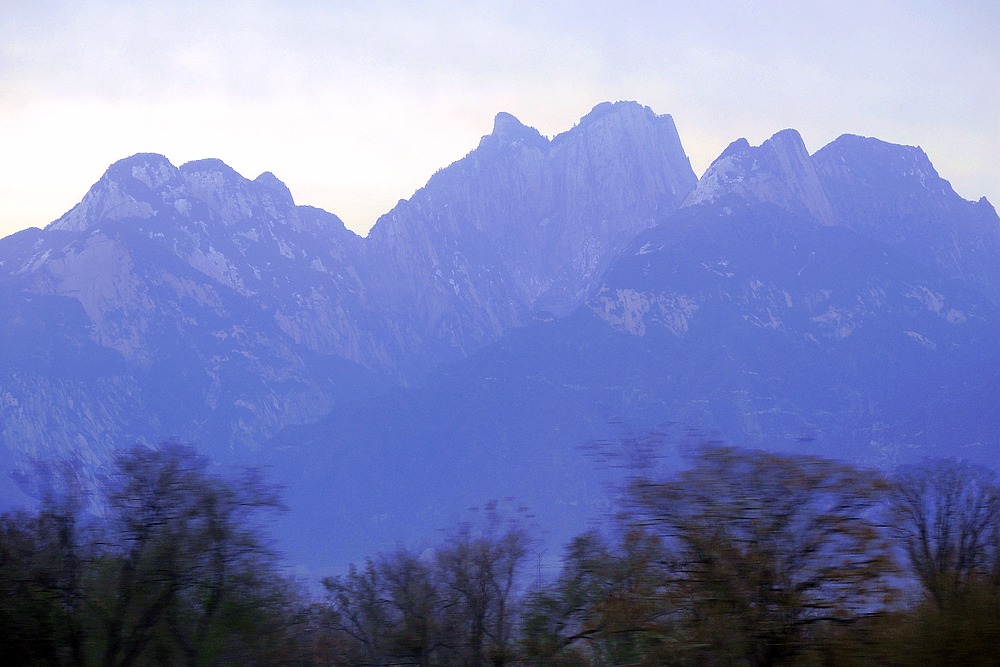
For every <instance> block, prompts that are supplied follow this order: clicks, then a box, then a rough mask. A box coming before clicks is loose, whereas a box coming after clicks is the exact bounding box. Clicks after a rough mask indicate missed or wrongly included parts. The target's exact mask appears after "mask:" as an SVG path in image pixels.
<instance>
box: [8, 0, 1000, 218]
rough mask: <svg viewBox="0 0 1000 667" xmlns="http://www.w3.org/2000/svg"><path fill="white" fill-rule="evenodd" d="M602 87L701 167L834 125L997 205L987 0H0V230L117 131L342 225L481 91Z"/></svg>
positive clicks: (996, 12)
mask: <svg viewBox="0 0 1000 667" xmlns="http://www.w3.org/2000/svg"><path fill="white" fill-rule="evenodd" d="M621 99H627V100H637V101H639V102H641V103H642V104H645V105H648V106H650V107H651V108H652V109H653V110H654V111H656V112H657V113H669V114H671V115H672V116H673V117H674V121H675V122H676V124H677V127H678V131H679V132H680V135H681V141H682V142H683V144H684V147H685V149H686V151H687V153H688V155H689V156H690V157H691V161H692V166H693V167H694V169H695V172H696V173H698V174H699V175H700V174H701V173H702V172H703V171H704V170H705V168H707V166H708V164H709V163H710V162H711V161H712V159H714V158H715V157H716V156H717V155H718V154H719V153H720V152H721V151H722V150H723V149H724V148H725V147H726V146H727V145H728V144H729V143H730V142H731V141H733V140H734V139H736V138H739V137H746V138H747V139H748V140H749V141H750V142H751V143H753V144H758V143H760V142H761V141H763V140H765V139H767V138H768V137H769V136H771V135H772V134H773V133H775V132H777V131H779V130H781V129H784V128H786V127H793V128H795V129H797V130H799V132H801V134H802V137H803V139H804V140H805V142H806V146H807V147H808V148H809V150H810V151H815V150H817V149H819V148H821V147H822V146H823V145H825V144H826V143H828V142H830V141H832V140H833V139H835V138H836V137H837V136H839V135H840V134H843V133H853V134H862V135H866V136H875V137H879V138H881V139H884V140H886V141H891V142H895V143H902V144H910V145H920V146H921V147H923V149H924V150H925V151H926V152H927V153H928V155H929V156H930V158H931V160H932V161H933V163H934V165H935V167H937V170H938V172H939V173H940V174H941V175H942V176H943V177H944V178H947V179H948V180H950V181H951V183H952V185H953V186H954V187H955V189H956V190H957V191H958V193H959V194H960V195H962V196H963V197H965V198H967V199H978V198H979V197H980V196H983V195H985V196H986V197H987V198H989V199H990V201H991V202H993V204H994V205H996V206H1000V0H949V1H948V2H941V1H934V2H931V1H923V0H886V1H880V0H838V1H837V2H830V1H829V0H825V1H823V2H813V1H811V0H788V1H786V0H775V1H773V2H763V1H761V2H751V1H742V2H740V1H731V2H723V1H721V0H701V1H699V2H667V1H663V0H660V1H654V0H651V1H648V2H646V1H639V2H628V1H623V2H619V3H609V2H596V1H583V2H569V1H561V0H557V1H548V2H542V1H523V2H521V1H518V2H503V1H499V0H495V1H492V2H485V3H478V2H444V1H440V2H416V1H411V2H402V1H401V2H361V1H343V2H338V1H334V0H329V1H325V2H323V1H320V0H312V1H310V0H282V1H278V0H273V1H265V0H259V1H252V0H241V1H239V2H225V1H223V2H212V1H211V0H200V1H198V2H189V1H187V0H182V1H176V0H162V1H160V0H132V1H130V2H127V3H126V2H98V1H92V2H85V1H79V2H71V1H69V0H59V1H56V0H52V1H50V0H0V158H2V159H0V236H5V235H7V234H9V233H12V232H14V231H16V230H19V229H23V228H25V227H29V226H36V227H41V226H44V225H46V224H48V223H49V222H51V221H52V220H54V219H56V218H58V217H59V216H60V215H62V214H63V213H64V212H65V211H66V210H68V209H69V208H71V207H72V206H73V205H74V204H75V203H76V202H78V201H79V200H80V199H81V198H82V197H83V195H84V194H85V193H86V191H87V190H88V188H89V187H90V186H91V185H92V184H93V183H94V182H95V181H97V180H98V179H99V178H100V177H101V175H102V174H103V173H104V171H105V169H107V167H108V166H109V165H110V164H111V163H112V162H114V161H116V160H119V159H121V158H124V157H127V156H129V155H132V154H135V153H138V152H155V153H162V154H164V155H166V156H167V158H168V159H170V161H171V162H173V163H174V164H175V165H178V166H179V165H181V164H182V163H184V162H187V161H189V160H194V159H200V158H206V157H215V158H220V159H222V160H223V161H224V162H226V163H227V164H229V165H230V166H231V167H233V168H234V169H236V170H237V171H238V172H240V173H241V174H243V175H244V176H246V177H248V178H255V177H256V176H257V175H258V174H260V173H261V172H263V171H271V172H274V174H275V175H276V176H277V177H278V178H280V179H281V180H282V181H284V182H285V183H286V184H287V185H288V187H289V188H290V189H291V191H292V194H293V196H294V197H295V200H296V202H297V203H299V204H309V205H313V206H318V207H321V208H324V209H326V210H328V211H331V212H333V213H335V214H337V215H339V216H340V217H341V218H342V219H343V220H344V221H345V223H346V224H347V225H348V227H350V228H352V229H354V230H355V231H357V232H359V233H361V234H364V233H366V231H367V230H368V228H369V227H370V226H371V225H372V224H373V223H374V222H375V220H376V219H377V218H378V216H379V215H381V214H382V213H385V212H387V211H388V210H389V209H390V208H391V207H392V206H393V205H394V204H395V203H396V201H397V200H399V199H403V198H408V197H409V196H410V195H412V194H413V192H414V191H415V190H416V189H417V188H419V187H421V186H422V185H423V184H424V183H425V182H426V181H427V179H428V178H429V177H430V176H431V175H432V174H433V173H434V172H435V171H437V170H438V169H440V168H442V167H445V166H447V165H448V164H450V163H451V162H454V161H455V160H457V159H459V158H461V157H462V156H464V155H465V154H466V153H467V152H469V151H470V150H472V149H473V148H475V147H476V145H477V144H478V142H479V139H480V137H481V136H482V135H484V134H488V133H489V132H490V131H491V129H492V123H493V117H494V116H495V114H496V113H497V112H499V111H507V112H510V113H513V114H514V115H515V116H517V117H518V118H519V119H520V120H521V121H522V122H524V123H525V124H527V125H530V126H532V127H535V128H537V129H538V130H539V131H540V132H541V133H542V134H545V135H548V136H553V135H555V134H558V133H559V132H562V131H565V130H567V129H569V128H570V127H572V125H573V124H574V123H575V122H577V121H578V120H579V118H580V117H581V116H583V115H585V114H586V113H587V112H588V111H590V109H591V108H592V107H593V106H595V105H596V104H598V103H599V102H602V101H615V100H621Z"/></svg>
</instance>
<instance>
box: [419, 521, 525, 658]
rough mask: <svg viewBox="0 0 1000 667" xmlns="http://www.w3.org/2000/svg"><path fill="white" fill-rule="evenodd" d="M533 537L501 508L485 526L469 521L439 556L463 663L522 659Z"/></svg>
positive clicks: (454, 642)
mask: <svg viewBox="0 0 1000 667" xmlns="http://www.w3.org/2000/svg"><path fill="white" fill-rule="evenodd" d="M529 545H530V539H529V536H528V533H527V531H526V530H525V529H524V528H523V527H522V526H521V525H520V524H519V523H518V522H517V521H513V520H512V521H509V522H504V521H502V520H501V518H500V515H499V513H498V512H497V510H496V504H495V503H491V504H490V505H488V507H487V514H486V522H485V524H484V525H483V526H481V527H480V528H478V529H477V528H476V527H474V526H473V525H472V524H469V523H465V524H462V525H461V526H459V528H458V529H457V530H456V531H455V532H454V533H452V535H451V536H450V537H449V538H448V540H447V541H446V543H445V545H444V546H443V547H442V548H441V549H439V550H438V552H437V558H436V567H437V577H438V581H439V582H440V587H441V588H440V590H441V593H440V594H441V597H442V603H443V605H444V611H445V614H444V617H443V620H444V622H445V623H446V624H447V627H448V633H449V635H450V636H451V637H452V639H451V640H450V641H448V642H447V643H448V644H449V645H451V646H452V647H453V648H454V649H455V650H456V651H457V652H458V655H459V658H460V664H463V665H468V666H469V667H480V666H482V665H487V664H489V665H494V666H495V667H500V666H501V665H506V664H508V663H510V662H512V661H513V660H514V658H515V656H516V651H515V649H516V641H515V637H514V630H515V627H516V625H515V623H516V620H517V614H518V606H517V605H518V601H519V598H518V596H517V593H518V590H517V587H518V584H519V583H520V574H521V570H522V568H523V567H524V565H525V562H526V559H527V556H528V548H529Z"/></svg>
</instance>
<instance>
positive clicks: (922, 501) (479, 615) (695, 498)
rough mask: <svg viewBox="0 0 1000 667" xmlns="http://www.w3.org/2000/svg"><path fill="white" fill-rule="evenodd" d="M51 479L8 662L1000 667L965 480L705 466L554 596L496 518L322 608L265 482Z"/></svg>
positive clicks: (117, 467) (657, 491) (680, 479)
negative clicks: (289, 570) (281, 554)
mask: <svg viewBox="0 0 1000 667" xmlns="http://www.w3.org/2000/svg"><path fill="white" fill-rule="evenodd" d="M41 473H42V474H39V475H37V479H38V480H40V483H39V484H38V488H37V493H38V496H39V499H40V505H39V509H38V510H37V512H34V513H27V512H21V513H8V514H5V515H3V516H2V517H0V650H2V654H3V659H4V662H5V664H12V665H107V666H116V665H231V664H241V665H419V666H432V665H442V666H444V665H458V666H485V665H494V666H499V665H566V666H570V665H580V666H591V665H593V666H597V665H692V666H695V665H698V666H701V665H705V666H711V665H899V666H904V665H927V664H934V665H998V664H1000V487H998V484H997V481H996V478H995V476H994V474H993V473H992V472H991V471H989V470H987V469H984V468H978V467H974V466H971V465H968V464H964V463H959V462H955V461H933V462H928V463H924V464H921V465H917V466H911V467H907V468H903V469H901V470H900V471H898V473H897V474H895V475H894V476H893V477H892V478H886V477H884V476H881V475H879V474H878V473H876V472H873V471H870V470H864V469H859V468H855V467H852V466H849V465H846V464H844V463H841V462H836V461H831V460H826V459H820V458H816V457H809V456H790V455H782V454H774V453H765V452H761V451H755V450H742V449H736V448H731V447H723V446H705V447H702V448H700V449H698V450H697V451H696V452H695V453H694V454H693V455H692V457H691V464H690V466H689V467H688V468H687V469H686V470H684V471H682V472H679V473H675V474H671V475H667V476H657V475H655V474H652V473H646V474H640V473H639V472H636V474H635V476H634V478H633V479H632V482H631V483H630V485H629V487H628V489H627V492H626V493H625V500H624V501H623V504H622V507H621V513H620V515H618V516H617V517H616V518H615V519H614V520H613V521H612V525H611V526H610V527H609V528H608V529H607V530H606V531H604V532H590V533H586V534H584V535H581V536H579V537H577V538H576V539H575V540H573V541H572V543H571V544H570V545H568V547H567V548H566V551H565V555H564V557H563V559H562V561H561V564H560V566H559V571H558V572H557V573H553V574H552V575H551V576H549V577H542V576H541V574H540V571H536V570H535V567H534V566H535V561H534V558H533V556H534V555H535V552H534V546H535V545H536V543H537V540H536V538H535V537H534V536H533V535H532V534H531V531H530V530H529V529H528V528H527V527H526V525H525V524H524V523H523V522H521V521H518V520H517V519H516V518H509V517H506V518H505V517H504V516H503V515H502V513H501V512H500V511H499V510H496V509H495V508H492V509H491V510H490V511H488V512H487V513H486V516H485V518H484V519H483V520H481V521H478V522H474V523H469V524H463V525H460V526H458V527H455V528H454V529H453V530H452V531H451V532H450V533H448V534H447V535H446V537H444V538H443V539H442V540H441V542H440V543H439V544H438V545H436V547H435V548H433V549H426V550H423V551H421V552H417V551H410V550H406V549H400V550H397V551H394V552H389V553H384V554H379V555H377V556H374V557H372V558H371V559H369V560H367V561H366V562H365V563H363V564H360V565H357V566H353V567H351V569H350V570H349V572H347V573H346V574H344V575H342V576H338V577H330V578H327V579H325V580H323V582H322V591H323V593H322V594H317V593H315V592H313V591H310V590H309V589H307V588H306V587H303V586H301V585H300V584H298V583H296V582H295V581H294V580H293V579H291V578H289V577H288V576H286V575H285V574H283V569H282V564H281V562H280V559H279V558H278V557H277V556H276V555H275V554H274V552H273V551H272V550H271V549H270V548H269V544H268V541H267V537H266V535H267V531H266V529H265V528H266V524H265V522H264V520H265V519H266V518H267V516H268V515H273V514H274V513H275V512H280V511H281V503H280V497H279V494H278V493H277V491H276V490H275V489H274V488H272V487H271V486H269V485H268V484H267V483H266V482H265V481H263V480H262V479H261V478H260V476H259V475H256V474H254V473H252V472H247V473H245V474H243V475H241V476H238V477H227V476H223V475H220V474H218V473H215V472H213V471H212V469H211V468H210V466H209V465H208V463H207V461H206V460H205V459H204V458H202V457H201V456H200V455H198V454H197V453H196V452H195V451H194V450H193V449H191V448H188V447H184V446H179V445H163V446H161V447H159V448H156V449H148V448H143V447H135V448H132V449H128V450H124V451H122V452H121V453H120V454H119V455H118V456H117V458H116V459H115V461H114V465H113V466H112V467H111V469H110V471H109V473H108V474H107V475H106V477H104V478H102V480H101V481H100V483H99V484H98V485H97V487H96V488H91V489H88V488H87V487H86V485H85V483H84V482H83V481H82V480H83V479H84V478H83V477H82V476H80V475H78V474H77V471H76V470H74V469H73V468H72V466H69V465H62V464H60V465H53V466H51V467H49V468H48V469H47V470H42V471H41Z"/></svg>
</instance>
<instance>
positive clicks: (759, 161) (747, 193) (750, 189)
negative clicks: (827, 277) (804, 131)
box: [683, 129, 834, 225]
mask: <svg viewBox="0 0 1000 667" xmlns="http://www.w3.org/2000/svg"><path fill="white" fill-rule="evenodd" d="M726 196H736V197H740V198H744V199H748V200H750V201H759V202H769V203H772V204H776V205H778V206H780V207H781V208H783V209H785V210H787V211H790V212H794V213H807V214H808V215H810V216H812V217H813V218H815V219H816V220H817V221H818V222H820V223H822V224H824V225H832V224H834V215H833V209H832V208H831V206H830V202H829V201H828V200H827V198H826V194H825V192H824V190H823V186H822V184H821V183H820V181H819V178H818V177H817V175H816V170H815V168H814V167H813V164H812V160H811V158H810V157H809V153H808V151H807V150H806V146H805V143H804V142H803V141H802V137H801V136H800V135H799V133H798V132H797V131H795V130H791V129H786V130H782V131H780V132H778V133H776V134H774V135H773V136H772V137H771V138H770V139H768V140H767V141H765V142H763V143H762V144H761V145H760V146H756V147H754V146H751V145H750V143H749V142H748V141H747V140H746V139H738V140H737V141H734V142H733V143H731V144H730V145H729V146H728V147H727V148H726V150H724V151H723V152H722V154H721V155H720V156H719V157H718V158H716V160H715V161H714V162H712V164H711V166H709V168H708V170H707V171H706V172H705V174H704V175H703V176H702V177H701V179H700V180H699V181H698V186H697V187H696V188H695V189H694V191H693V192H692V193H691V194H690V195H688V197H687V199H685V200H684V204H683V205H684V206H694V205H697V204H702V203H709V202H714V201H717V200H719V199H721V198H723V197H726Z"/></svg>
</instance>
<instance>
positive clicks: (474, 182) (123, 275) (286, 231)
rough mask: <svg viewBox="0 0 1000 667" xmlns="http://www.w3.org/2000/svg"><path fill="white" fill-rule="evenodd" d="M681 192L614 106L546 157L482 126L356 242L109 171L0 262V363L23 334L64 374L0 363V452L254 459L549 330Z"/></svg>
mask: <svg viewBox="0 0 1000 667" xmlns="http://www.w3.org/2000/svg"><path fill="white" fill-rule="evenodd" d="M694 182H695V177H694V174H693V173H692V172H691V168H690V164H689V163H688V160H687V158H686V157H685V156H684V153H683V149H682V148H681V145H680V141H679V139H678V137H677V133H676V130H675V129H674V126H673V122H672V120H671V119H670V118H669V116H657V115H656V114H654V113H653V112H652V111H650V110H649V109H648V108H645V107H641V106H639V105H637V104H634V103H619V104H616V105H601V106H599V107H598V108H597V109H595V110H594V112H592V113H591V114H590V115H588V116H587V117H585V118H584V119H583V120H582V121H581V123H580V125H578V126H577V127H575V128H573V129H572V130H570V131H568V132H566V133H564V134H563V135H560V136H559V137H557V138H556V139H555V140H553V141H551V142H550V141H549V140H548V139H546V138H544V137H542V136H541V135H540V134H538V132H537V131H535V130H533V129H531V128H528V127H526V126H524V125H522V124H521V123H520V122H519V121H517V120H516V119H515V118H513V117H512V116H510V115H508V114H499V115H498V116H497V119H496V122H495V127H494V130H493V132H492V133H491V134H490V135H487V136H485V137H483V139H482V141H481V143H480V145H479V147H478V148H476V149H475V150H473V151H472V152H471V153H470V154H469V155H468V156H466V157H465V158H463V159H462V160H459V161H458V162H456V163H455V164H453V165H451V166H450V167H447V168H446V169H443V170H442V171H440V172H439V173H437V174H436V175H435V176H434V177H432V178H431V179H430V181H429V182H428V184H427V186H425V187H424V188H422V189H421V190H420V191H418V192H417V193H416V194H415V195H414V196H413V197H412V198H411V199H410V200H409V201H404V202H400V204H399V205H398V206H397V207H396V208H395V209H394V210H393V211H391V212H390V213H388V214H387V215H386V216H384V217H383V218H382V219H381V220H380V221H379V222H378V224H377V225H376V226H375V228H374V229H373V230H372V233H371V235H370V236H369V238H367V239H362V238H360V237H358V236H356V235H355V234H353V233H352V232H350V231H348V230H347V229H346V228H345V227H344V226H343V224H342V223H341V221H340V220H339V219H337V218H336V216H333V215H331V214H329V213H326V212H324V211H320V210H318V209H314V208H310V207H305V206H297V205H296V204H295V202H294V201H293V199H292V195H291V193H290V192H289V191H288V189H287V188H286V187H285V186H284V184H282V183H281V182H280V181H279V180H278V179H277V178H276V177H274V175H272V174H270V173H264V174H262V175H261V176H259V177H258V178H256V179H254V180H249V179H246V178H244V177H242V176H241V175H239V174H238V173H236V172H235V171H233V170H232V169H231V168H229V167H228V166H227V165H225V164H224V163H222V162H221V161H219V160H199V161H196V162H190V163H187V164H184V165H182V166H180V167H175V166H174V165H172V164H171V163H170V162H169V161H168V160H167V159H166V158H165V157H163V156H161V155H155V154H139V155H135V156H133V157H131V158H127V159H125V160H121V161H119V162H117V163H115V164H114V165H112V166H111V167H110V168H109V169H108V170H107V172H106V173H105V174H104V176H103V177H102V178H101V179H100V180H99V181H98V182H97V183H95V184H94V186H93V187H92V188H91V189H90V191H89V192H88V193H87V194H86V195H85V196H84V198H83V200H82V201H81V202H80V203H79V204H78V205H77V206H75V207H74V208H73V209H71V210H70V211H69V212H67V213H66V214H65V215H63V216H62V217H61V218H59V219H58V220H56V221H55V222H53V223H52V224H51V225H49V226H48V227H47V228H46V229H45V230H42V231H39V230H30V231H27V232H24V233H21V234H18V235H15V236H13V237H9V238H7V239H3V240H2V241H0V276H2V277H0V280H2V281H3V284H4V296H5V303H4V304H2V305H3V306H4V307H5V308H6V309H7V310H8V312H10V313H11V319H10V320H9V322H8V325H7V330H6V336H7V339H8V341H9V343H10V345H11V347H10V348H9V349H11V350H15V349H16V350H23V349H24V348H25V347H26V346H30V343H29V342H28V338H26V337H30V332H29V329H30V327H28V328H25V326H27V325H24V326H22V323H23V322H32V323H33V324H31V326H33V327H35V328H39V329H42V330H44V331H45V332H46V335H47V336H51V337H52V338H51V339H49V340H47V341H46V342H45V345H46V346H49V347H52V348H54V349H58V350H59V352H58V354H59V356H60V358H63V359H65V360H66V367H65V368H55V367H52V366H47V367H40V366H37V365H36V366H31V364H27V363H25V362H24V357H23V356H21V357H17V356H14V355H11V356H8V357H7V358H6V359H5V360H4V364H5V365H6V368H5V369H4V370H5V372H6V375H4V376H2V377H0V396H4V397H5V398H4V404H3V406H2V407H0V412H2V414H0V416H2V417H3V424H4V426H3V428H4V433H5V440H6V442H7V443H8V444H7V446H8V447H9V448H11V449H12V450H14V449H20V448H21V445H19V444H17V443H18V441H20V440H25V439H27V440H31V441H32V442H38V443H50V444H51V445H52V446H53V447H55V448H56V449H63V448H67V447H77V446H80V447H83V448H84V449H88V448H89V450H91V451H93V452H94V457H95V458H99V454H98V452H99V450H106V449H107V448H108V447H109V446H110V445H108V444H107V443H110V442H119V441H121V440H123V439H130V438H140V439H156V438H160V437H171V436H176V437H182V438H187V439H202V438H212V439H216V440H221V441H222V442H225V443H227V445H228V446H229V447H235V448H237V449H239V448H245V447H256V446H258V445H259V444H260V443H261V442H262V441H264V440H265V439H266V438H267V437H269V436H270V435H272V434H274V433H275V432H277V431H278V430H280V429H281V428H283V427H284V426H287V425H290V424H295V423H301V422H306V421H309V420H313V419H316V418H318V417H319V416H321V415H322V414H324V413H325V412H326V411H328V410H329V409H330V408H331V407H332V406H333V405H334V404H335V403H336V402H337V401H339V400H342V399H343V398H344V397H345V396H351V395H354V393H356V392H357V391H359V387H365V386H373V383H375V384H378V383H380V382H382V381H383V379H385V378H395V379H396V380H400V379H402V380H405V381H410V382H412V381H414V380H415V379H416V378H419V377H420V376H421V375H422V374H423V373H425V372H426V371H427V370H428V369H430V368H433V367H434V365H435V364H438V363H440V362H442V361H447V360H452V359H457V358H461V357H463V356H465V355H467V354H470V353H471V352H473V351H474V350H476V349H478V348H480V347H482V346H483V345H486V344H488V343H490V342H491V341H494V340H496V339H497V338H499V337H500V336H502V335H503V334H504V333H505V332H506V331H508V330H510V329H511V328H514V327H517V326H520V325H521V324H523V323H524V322H526V321H529V320H530V319H531V317H532V313H533V312H534V311H536V310H538V309H539V308H544V309H553V310H557V311H559V312H566V311H567V310H569V309H570V308H572V307H573V306H574V305H575V304H577V303H579V302H580V301H581V299H582V298H583V295H584V294H585V293H586V292H587V290H588V289H589V288H590V287H591V286H592V285H593V284H594V282H595V281H596V280H597V278H598V277H599V275H600V273H601V271H602V270H603V268H604V267H605V266H606V265H607V263H608V262H609V261H610V260H611V258H612V257H613V256H614V254H615V253H616V252H617V251H618V250H619V249H620V248H622V247H623V246H624V244H625V243H626V242H627V241H628V240H629V239H631V238H632V236H633V235H634V234H635V233H636V232H637V231H638V230H641V229H645V228H648V227H650V226H652V225H653V224H654V223H655V222H656V220H657V219H658V218H659V217H661V216H663V215H665V214H667V213H669V212H671V211H672V210H674V209H675V208H676V206H677V205H678V204H679V203H680V201H681V199H682V198H683V197H684V195H685V194H686V193H687V192H688V191H689V190H690V189H691V187H693V185H694ZM57 321H58V322H62V324H59V325H58V326H57V325H56V324H55V323H56V322H57ZM61 337H62V338H61ZM98 351H99V353H100V354H97V352H98ZM29 357H30V355H29ZM84 357H89V358H97V357H99V358H102V359H104V360H105V362H104V363H103V365H100V366H99V367H95V366H94V365H93V364H90V363H85V362H86V361H87V360H86V359H84ZM4 364H0V365H4ZM15 366H17V367H18V368H19V370H18V371H14V370H13V368H14V367H15ZM74 369H76V370H74ZM174 391H181V392H183V400H182V401H180V402H178V401H177V400H176V397H175V396H174V395H173V393H172V392H174ZM132 415H134V416H135V418H134V419H133V418H132V417H131V416H132ZM126 416H128V417H126ZM49 431H50V432H51V433H52V435H47V436H43V435H42V434H44V433H46V432H49ZM74 443H75V444H74ZM82 443H89V444H86V445H84V444H82ZM40 446H43V448H44V445H40Z"/></svg>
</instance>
